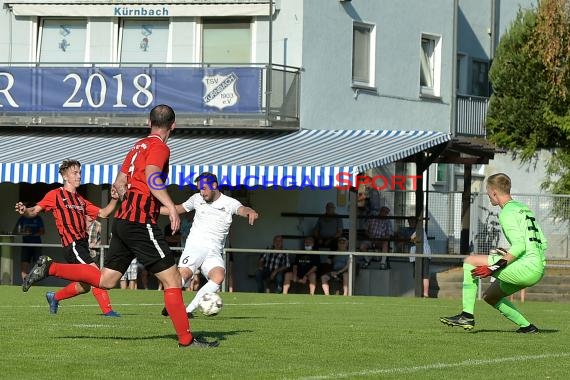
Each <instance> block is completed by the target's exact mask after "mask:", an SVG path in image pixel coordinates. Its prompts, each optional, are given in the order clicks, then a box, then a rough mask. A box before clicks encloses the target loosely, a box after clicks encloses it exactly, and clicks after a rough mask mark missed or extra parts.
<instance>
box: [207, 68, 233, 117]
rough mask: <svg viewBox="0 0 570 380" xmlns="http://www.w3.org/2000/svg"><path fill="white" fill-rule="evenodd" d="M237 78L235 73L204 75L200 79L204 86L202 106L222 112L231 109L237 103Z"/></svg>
mask: <svg viewBox="0 0 570 380" xmlns="http://www.w3.org/2000/svg"><path fill="white" fill-rule="evenodd" d="M237 81H238V76H237V75H236V74H235V73H233V72H232V73H230V74H227V75H221V74H216V75H206V76H204V78H203V79H202V82H203V83H204V86H205V87H206V89H205V91H204V97H203V99H204V104H205V105H207V106H209V107H216V108H218V109H219V110H222V109H224V108H226V107H231V106H233V105H235V104H237V102H238V101H239V95H238V93H237V91H236V84H237Z"/></svg>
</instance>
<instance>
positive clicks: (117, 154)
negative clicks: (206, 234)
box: [0, 130, 450, 187]
mask: <svg viewBox="0 0 570 380" xmlns="http://www.w3.org/2000/svg"><path fill="white" fill-rule="evenodd" d="M138 138H140V136H139V137H133V135H132V134H129V135H125V134H120V133H106V134H102V133H97V134H94V133H66V134H62V133H61V132H59V133H58V132H44V133H41V132H29V131H18V130H14V131H9V132H4V133H2V135H0V183H1V182H12V183H19V182H28V183H36V182H44V183H53V182H59V181H60V178H59V175H58V172H57V169H58V167H59V163H60V162H61V161H62V160H63V159H65V158H73V159H77V160H79V161H80V162H81V163H82V171H83V179H82V181H83V183H92V184H109V183H112V182H113V181H114V179H115V176H116V175H117V173H118V171H119V168H120V165H121V164H122V159H123V158H124V156H125V154H126V152H127V151H128V149H130V147H131V146H133V144H134V143H135V142H136V141H137V140H138ZM449 140H450V136H449V135H448V134H445V133H442V132H433V131H389V130H388V131H386V130H383V131H370V130H301V131H297V132H291V133H284V132H278V133H252V132H247V131H246V132H243V133H231V132H226V133H223V132H218V133H181V134H174V135H173V136H172V137H171V138H170V140H169V141H168V145H169V146H170V149H171V159H170V171H169V180H168V181H169V183H170V184H177V185H180V186H184V185H185V184H192V183H193V180H194V178H195V177H196V176H197V175H198V174H199V173H201V172H202V171H210V172H213V173H215V174H217V175H218V179H219V180H220V183H224V184H228V185H234V186H235V185H238V184H243V185H261V186H263V185H269V186H273V185H277V186H283V185H285V186H284V187H290V186H292V184H297V185H299V184H300V183H304V184H305V185H311V184H312V185H316V186H321V185H322V186H331V187H332V186H337V185H339V183H340V184H344V185H349V184H350V185H352V186H354V185H355V184H356V175H357V174H358V173H360V172H364V171H366V170H368V169H372V168H376V167H381V166H384V165H387V164H390V163H392V162H396V161H400V160H403V159H405V158H406V157H409V156H414V155H416V154H418V153H420V152H424V151H427V150H429V149H432V148H434V147H436V146H439V145H441V144H446V143H448V141H449Z"/></svg>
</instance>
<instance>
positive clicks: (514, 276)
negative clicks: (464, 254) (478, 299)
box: [488, 255, 544, 294]
mask: <svg viewBox="0 0 570 380" xmlns="http://www.w3.org/2000/svg"><path fill="white" fill-rule="evenodd" d="M502 258H503V257H502V256H501V255H489V259H488V263H489V265H493V264H495V263H496V262H497V261H499V260H500V259H502ZM543 276H544V270H537V269H536V268H534V267H532V266H529V265H528V263H526V262H524V261H520V260H515V261H513V262H512V263H510V264H509V265H507V266H506V267H505V268H504V269H502V270H501V271H499V272H498V274H496V275H495V276H493V277H495V278H497V279H499V280H501V282H500V286H501V290H502V291H503V292H504V293H506V294H514V293H516V292H518V291H519V290H521V289H524V288H528V287H529V286H533V285H534V284H536V283H537V282H539V281H540V280H541V279H542V277H543Z"/></svg>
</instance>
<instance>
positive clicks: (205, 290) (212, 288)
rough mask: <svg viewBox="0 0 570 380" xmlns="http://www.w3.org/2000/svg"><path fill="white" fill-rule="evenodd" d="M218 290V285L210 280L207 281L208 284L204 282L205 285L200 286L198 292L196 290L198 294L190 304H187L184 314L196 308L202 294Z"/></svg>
mask: <svg viewBox="0 0 570 380" xmlns="http://www.w3.org/2000/svg"><path fill="white" fill-rule="evenodd" d="M219 288H220V285H218V284H216V283H215V282H214V281H212V280H208V282H206V284H204V286H202V287H201V288H200V290H198V293H196V296H195V297H194V299H193V300H192V302H190V304H188V306H186V312H187V313H192V312H193V311H194V310H196V308H197V307H198V304H199V303H200V301H201V300H202V297H204V294H207V293H216V292H217V291H218V289H219Z"/></svg>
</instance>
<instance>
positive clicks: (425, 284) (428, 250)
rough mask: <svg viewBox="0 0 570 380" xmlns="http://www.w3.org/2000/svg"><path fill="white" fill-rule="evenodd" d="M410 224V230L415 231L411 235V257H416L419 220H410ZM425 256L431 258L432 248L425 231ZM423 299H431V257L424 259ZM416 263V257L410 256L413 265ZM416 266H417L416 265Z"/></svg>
mask: <svg viewBox="0 0 570 380" xmlns="http://www.w3.org/2000/svg"><path fill="white" fill-rule="evenodd" d="M408 224H409V225H410V230H411V231H413V232H412V234H411V235H410V242H411V243H412V245H411V246H410V254H411V255H415V254H416V252H417V249H416V247H417V244H418V243H419V239H417V237H416V226H417V224H418V223H417V219H416V218H408ZM422 235H423V244H422V245H423V252H422V253H423V254H424V255H425V256H429V255H431V247H430V246H429V242H428V239H427V234H426V232H425V231H423V234H422ZM421 260H422V263H421V265H422V297H424V298H429V276H430V272H429V264H430V258H429V257H422V258H421ZM415 261H416V257H415V256H410V262H411V263H415ZM414 265H415V264H414ZM413 273H414V274H415V273H416V272H415V271H413Z"/></svg>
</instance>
